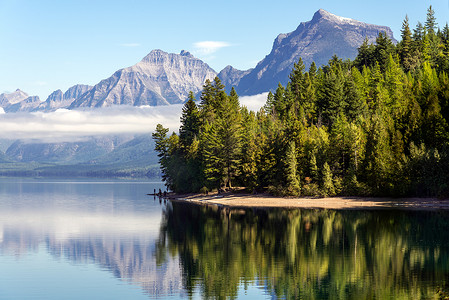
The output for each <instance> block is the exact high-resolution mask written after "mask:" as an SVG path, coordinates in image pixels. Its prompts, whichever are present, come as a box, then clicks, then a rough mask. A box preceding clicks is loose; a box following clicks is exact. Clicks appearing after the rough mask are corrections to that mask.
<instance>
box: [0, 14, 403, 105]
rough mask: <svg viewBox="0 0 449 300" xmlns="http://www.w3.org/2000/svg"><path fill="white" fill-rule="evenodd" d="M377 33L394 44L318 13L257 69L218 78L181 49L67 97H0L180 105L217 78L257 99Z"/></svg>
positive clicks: (20, 101) (371, 28) (346, 54)
mask: <svg viewBox="0 0 449 300" xmlns="http://www.w3.org/2000/svg"><path fill="white" fill-rule="evenodd" d="M380 32H386V34H387V35H388V36H389V37H390V38H391V39H392V40H393V41H394V42H395V40H394V37H393V33H392V31H391V29H390V28H389V27H387V26H379V25H371V24H367V23H363V22H360V21H357V20H353V19H350V18H344V17H340V16H337V15H334V14H332V13H330V12H327V11H325V10H323V9H320V10H318V11H317V12H316V13H315V14H314V15H313V18H312V19H311V20H310V21H308V22H302V23H300V24H299V26H298V27H297V28H296V30H294V31H292V32H290V33H286V34H279V35H278V36H277V38H276V39H275V40H274V42H273V47H272V50H271V52H270V53H269V54H268V55H267V56H266V57H265V58H264V59H263V60H262V61H260V62H259V63H258V64H257V65H256V67H255V68H253V69H249V70H245V71H242V70H238V69H235V68H233V67H232V66H227V67H225V68H224V69H223V70H221V72H220V73H218V74H217V72H215V71H214V70H213V69H212V68H211V67H209V65H207V64H206V63H205V62H203V61H202V60H200V59H198V58H195V57H194V56H193V55H192V54H190V53H189V52H187V51H184V50H182V51H181V53H179V54H174V53H167V52H164V51H162V50H153V51H151V52H150V53H149V54H148V55H147V56H145V57H144V58H143V59H142V60H141V61H140V62H138V63H137V64H135V65H133V66H131V67H127V68H123V69H120V70H118V71H116V72H115V73H114V74H113V75H112V76H110V77H109V78H106V79H104V80H102V81H100V82H99V83H98V84H96V85H95V86H93V87H92V86H87V85H75V86H73V87H71V88H70V89H68V90H67V91H66V92H65V93H62V91H61V90H57V91H54V92H53V93H52V94H51V95H50V96H49V97H48V98H47V99H46V101H44V102H40V100H39V98H38V97H36V96H33V97H29V96H28V94H26V93H25V92H23V91H21V90H16V91H15V92H13V93H9V94H6V93H4V94H1V95H0V107H2V108H3V109H4V111H5V112H29V111H44V112H49V111H55V110H57V109H59V108H68V109H79V108H97V107H108V106H112V105H132V106H142V105H150V106H157V105H170V104H179V103H183V102H184V101H185V100H186V99H187V97H188V93H189V91H192V92H194V94H195V95H198V94H199V93H200V92H201V90H202V87H203V84H204V82H205V80H206V79H213V78H214V77H215V76H217V75H218V77H219V78H220V79H221V80H222V82H223V83H224V84H225V86H226V87H227V89H229V90H230V89H231V87H233V86H234V87H235V88H236V91H237V93H238V94H239V95H242V96H244V95H255V94H260V93H263V92H267V91H269V90H274V89H276V87H277V85H278V83H279V82H280V83H282V84H286V82H287V81H288V75H289V74H290V72H291V70H292V68H293V64H294V63H296V62H298V60H299V58H300V57H301V58H302V59H303V61H304V63H305V65H306V66H308V65H310V64H311V62H312V61H314V62H315V63H316V64H317V65H318V66H320V65H322V64H326V63H327V62H328V60H329V59H330V58H331V57H332V56H333V55H337V56H338V57H340V58H342V59H346V58H350V59H353V58H355V56H356V55H357V48H358V47H359V46H360V45H361V44H362V42H363V40H364V39H365V38H368V40H369V41H370V42H375V40H376V37H377V36H378V34H379V33H380Z"/></svg>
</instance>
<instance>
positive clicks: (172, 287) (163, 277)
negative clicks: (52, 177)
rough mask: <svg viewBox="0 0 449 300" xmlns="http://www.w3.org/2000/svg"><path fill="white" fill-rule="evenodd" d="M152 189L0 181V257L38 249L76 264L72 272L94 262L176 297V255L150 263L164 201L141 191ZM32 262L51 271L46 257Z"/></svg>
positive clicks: (10, 258) (150, 291)
mask: <svg viewBox="0 0 449 300" xmlns="http://www.w3.org/2000/svg"><path fill="white" fill-rule="evenodd" d="M150 187H151V189H150ZM152 189H153V187H152V186H151V185H150V186H149V185H148V184H142V185H141V184H138V183H127V184H121V183H120V182H118V183H112V184H111V183H109V182H106V183H104V182H103V183H92V182H84V183H80V182H62V183H55V182H51V183H47V182H34V181H32V182H7V184H2V182H1V181H0V258H1V259H2V262H3V263H5V262H6V263H7V264H8V265H11V266H14V264H15V263H20V262H21V261H27V260H29V259H30V257H34V256H33V255H32V254H35V253H40V252H42V251H44V252H45V253H49V254H50V255H51V257H52V258H53V260H57V261H61V262H69V263H70V264H71V265H72V266H73V267H72V270H75V271H76V270H77V268H79V267H81V268H79V270H78V271H79V272H78V274H82V272H86V271H85V270H84V271H83V269H82V266H86V265H95V266H97V267H98V268H99V269H101V270H104V271H106V273H109V274H113V275H114V276H115V277H116V278H118V279H120V280H122V281H124V282H128V283H131V284H133V285H134V286H137V287H140V288H141V289H142V290H143V292H144V293H146V294H147V295H149V296H150V297H160V296H167V295H173V294H177V295H183V292H182V284H181V283H182V280H181V273H180V269H179V259H178V257H176V256H171V257H168V259H166V260H164V263H162V264H161V263H157V260H156V248H155V247H156V244H157V243H156V241H157V240H158V235H159V229H160V222H161V215H162V214H163V213H162V211H163V210H165V209H166V206H167V205H170V204H164V203H163V202H162V203H161V204H160V203H159V202H158V200H154V199H153V198H152V197H148V196H146V193H147V192H148V191H151V190H152ZM42 257H45V255H39V257H38V258H39V259H41V260H42ZM37 263H39V269H42V271H43V272H49V273H52V272H53V273H55V272H59V271H58V268H55V269H54V270H53V269H51V266H53V265H54V264H52V262H51V261H48V260H45V261H39V262H36V264H37ZM33 271H34V270H33ZM58 276H61V278H63V277H64V276H65V275H64V274H59V275H58V274H56V277H58ZM44 277H45V276H44ZM17 280H21V279H20V278H19V279H17ZM33 280H35V281H39V278H33ZM23 284H25V283H23ZM54 284H55V286H58V282H54ZM76 285H77V282H73V286H76ZM43 286H45V285H44V284H43ZM3 288H5V289H6V288H7V287H2V288H1V289H3ZM1 289H0V290H1ZM42 289H44V287H43V288H42ZM41 292H42V293H44V295H45V291H44V290H43V291H41ZM104 292H107V291H104ZM10 294H12V295H14V291H10ZM1 295H2V293H1V292H0V298H2V296H1ZM100 295H101V294H100ZM104 296H105V295H103V297H104ZM143 296H145V295H143ZM71 297H75V295H71ZM94 297H95V296H94V295H92V298H94ZM125 297H126V296H125ZM46 299H47V298H46Z"/></svg>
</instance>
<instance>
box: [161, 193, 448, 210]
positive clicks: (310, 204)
mask: <svg viewBox="0 0 449 300" xmlns="http://www.w3.org/2000/svg"><path fill="white" fill-rule="evenodd" d="M168 198H169V199H170V200H172V201H183V202H189V203H193V204H198V205H218V206H224V207H230V208H256V207H257V208H304V209H335V210H341V209H354V210H357V209H360V210H364V209H409V210H449V199H443V200H442V199H437V198H376V197H327V198H315V197H298V198H282V197H275V196H270V195H267V194H257V195H253V194H233V193H223V194H209V195H203V194H188V195H173V194H172V195H169V197H168Z"/></svg>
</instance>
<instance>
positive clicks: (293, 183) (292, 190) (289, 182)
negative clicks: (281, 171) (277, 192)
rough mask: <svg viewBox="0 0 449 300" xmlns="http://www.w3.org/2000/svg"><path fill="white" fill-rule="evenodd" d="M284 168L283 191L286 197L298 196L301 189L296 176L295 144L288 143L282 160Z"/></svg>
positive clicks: (292, 142)
mask: <svg viewBox="0 0 449 300" xmlns="http://www.w3.org/2000/svg"><path fill="white" fill-rule="evenodd" d="M283 164H284V168H285V189H286V192H287V194H288V195H295V196H297V195H299V194H300V192H301V188H300V186H299V180H298V175H297V161H296V147H295V142H294V141H290V142H289V143H288V144H287V149H286V152H285V158H284V162H283Z"/></svg>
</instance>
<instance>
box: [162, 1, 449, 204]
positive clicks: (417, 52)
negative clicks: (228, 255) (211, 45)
mask: <svg viewBox="0 0 449 300" xmlns="http://www.w3.org/2000/svg"><path fill="white" fill-rule="evenodd" d="M401 35H402V36H401V38H402V39H401V41H400V42H399V43H398V44H396V45H395V44H394V43H393V42H392V41H391V40H390V39H389V38H388V37H387V35H386V34H385V33H383V32H381V33H379V36H378V38H377V40H376V43H375V44H369V43H368V41H367V40H365V42H364V43H363V44H362V45H361V46H360V48H359V51H358V55H357V57H356V58H355V59H354V60H352V61H351V60H342V59H339V58H338V57H336V56H334V57H332V59H331V60H330V61H329V62H328V64H327V65H324V66H322V67H320V68H317V66H316V65H315V64H314V63H312V64H311V66H310V68H308V70H306V67H305V66H304V64H303V62H302V61H301V60H299V61H298V63H296V64H295V66H294V69H293V70H292V72H291V74H290V77H289V78H290V80H289V82H288V83H287V85H286V86H282V85H281V84H279V86H278V88H277V89H276V91H275V92H274V93H271V92H270V93H269V94H268V97H267V101H266V104H265V106H264V107H263V108H261V109H260V110H259V111H258V112H253V111H248V109H247V108H245V107H242V106H240V104H239V97H238V95H237V93H236V92H235V90H234V89H232V90H231V92H230V93H229V94H227V93H226V92H225V87H224V86H223V84H222V83H221V82H220V80H219V79H218V78H215V80H214V81H212V82H211V81H206V83H205V85H204V87H203V91H202V93H201V97H200V99H199V103H198V104H196V102H195V97H194V94H193V93H190V95H189V99H188V101H187V102H186V103H185V105H184V107H183V111H182V116H181V127H180V129H179V134H177V133H174V132H173V133H172V134H171V135H169V134H168V132H169V129H168V128H164V127H163V126H162V125H160V124H159V125H158V126H157V128H156V131H155V132H154V133H153V139H154V140H155V142H156V146H155V149H156V151H157V152H158V156H159V158H160V160H159V162H160V166H161V170H162V177H163V180H164V181H165V183H166V185H167V187H168V188H169V189H170V190H172V191H174V192H177V193H186V192H207V191H211V190H214V189H218V190H220V189H225V188H232V187H235V186H239V187H245V188H246V189H247V190H248V191H249V192H253V191H257V192H259V191H268V192H269V193H271V194H274V195H279V196H287V195H292V196H299V195H302V196H335V195H341V196H345V195H346V196H395V197H399V196H401V197H404V196H422V197H448V196H449V125H448V124H449V75H448V74H449V26H448V25H447V24H446V26H444V28H443V29H440V28H439V27H438V26H437V22H436V20H435V17H434V11H433V10H432V7H430V8H429V9H428V11H427V19H426V22H425V23H424V24H422V23H418V24H417V25H416V28H414V29H413V31H412V30H411V29H410V25H409V22H408V18H407V17H406V18H405V20H404V21H403V24H402V30H401Z"/></svg>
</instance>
